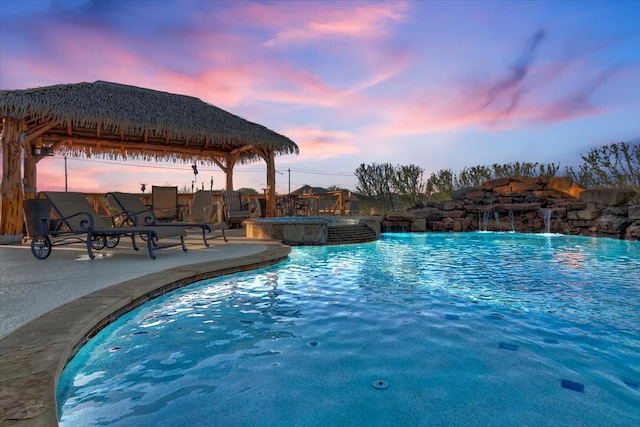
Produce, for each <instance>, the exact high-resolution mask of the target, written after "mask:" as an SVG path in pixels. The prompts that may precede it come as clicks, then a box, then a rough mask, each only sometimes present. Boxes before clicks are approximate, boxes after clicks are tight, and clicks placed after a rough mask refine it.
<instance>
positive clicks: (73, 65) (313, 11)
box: [0, 0, 640, 193]
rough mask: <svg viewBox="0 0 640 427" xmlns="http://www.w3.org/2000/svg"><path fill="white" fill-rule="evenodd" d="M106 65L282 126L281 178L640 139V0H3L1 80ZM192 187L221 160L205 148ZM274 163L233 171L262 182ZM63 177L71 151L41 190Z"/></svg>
mask: <svg viewBox="0 0 640 427" xmlns="http://www.w3.org/2000/svg"><path fill="white" fill-rule="evenodd" d="M96 80H105V81H111V82H117V83H123V84H129V85H135V86H141V87H145V88H150V89H155V90H160V91H167V92H171V93H176V94H184V95H191V96H195V97H198V98H200V99H202V100H203V101H205V102H208V103H210V104H213V105H216V106H218V107H220V108H223V109H225V110H227V111H229V112H231V113H234V114H236V115H239V116H241V117H244V118H246V119H247V120H250V121H252V122H256V123H260V124H262V125H264V126H266V127H268V128H270V129H272V130H274V131H276V132H278V133H281V134H283V135H286V136H288V137H289V138H291V139H292V140H293V141H295V142H296V143H297V144H298V146H299V147H300V154H299V155H298V156H294V155H289V156H281V157H277V158H276V168H277V170H278V171H280V172H282V174H281V175H280V174H278V175H277V176H276V180H277V191H278V192H279V193H286V192H287V191H288V179H289V172H288V170H289V169H290V170H291V172H290V178H291V189H292V190H295V189H296V188H298V187H300V186H302V185H304V184H309V185H312V186H323V187H327V186H330V185H337V186H340V187H345V188H348V189H351V190H355V187H356V182H357V181H356V178H355V176H354V171H355V170H356V168H357V167H358V166H359V165H360V164H362V163H365V164H371V163H387V162H388V163H391V164H393V165H417V166H420V167H422V168H423V169H424V171H425V177H424V178H425V181H426V179H427V178H428V177H429V175H430V174H431V173H432V172H436V171H438V170H440V169H453V170H454V171H458V170H461V169H462V168H464V167H465V166H467V167H470V166H475V165H490V164H493V163H508V162H516V161H520V162H522V161H529V162H540V163H549V162H554V163H556V164H558V163H560V165H561V167H562V169H564V166H567V165H575V164H578V163H580V154H586V153H587V152H588V151H589V149H590V148H592V147H597V146H601V145H605V144H609V143H613V142H620V141H625V142H630V143H640V1H632V0H626V1H568V0H566V1H562V0H558V1H550V2H547V1H480V0H477V1H399V0H396V1H353V0H350V1H241V0H238V1H213V0H210V1H181V2H180V1H168V0H164V1H144V0H126V1H97V0H89V1H74V0H63V1H53V0H37V1H36V0H0V89H3V90H7V89H8V90H11V89H27V88H33V87H38V86H48V85H55V84H63V83H64V84H66V83H78V82H83V81H86V82H93V81H96ZM198 169H199V171H200V174H199V175H198V186H201V185H202V184H201V182H203V181H204V185H205V187H206V188H207V189H208V188H209V181H210V178H211V177H213V178H214V180H215V183H214V188H215V189H219V188H222V186H223V183H224V174H223V172H222V171H221V170H220V169H218V168H217V167H215V166H213V165H199V166H198ZM265 169H266V166H265V164H264V163H254V164H250V165H238V166H237V167H236V169H235V174H234V177H235V178H234V184H235V187H236V188H240V187H252V188H254V189H256V190H258V191H260V190H261V189H262V188H264V187H266V177H265ZM67 170H68V179H69V190H70V191H85V192H94V191H95V192H97V191H102V192H104V191H115V190H120V191H128V192H138V191H140V183H142V182H144V183H146V184H147V188H151V185H167V184H168V185H177V186H179V187H183V186H187V187H189V189H190V187H191V182H192V180H193V174H192V169H191V166H190V164H173V163H171V164H157V163H149V162H113V161H108V160H102V159H91V160H88V159H73V158H69V159H68V160H67ZM60 189H64V159H62V158H61V157H53V158H46V159H44V160H42V161H40V162H39V163H38V190H39V191H41V190H60Z"/></svg>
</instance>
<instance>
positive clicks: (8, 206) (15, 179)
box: [0, 117, 24, 244]
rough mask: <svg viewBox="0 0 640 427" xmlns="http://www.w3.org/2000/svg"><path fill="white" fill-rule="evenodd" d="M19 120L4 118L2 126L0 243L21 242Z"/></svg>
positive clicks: (21, 135)
mask: <svg viewBox="0 0 640 427" xmlns="http://www.w3.org/2000/svg"><path fill="white" fill-rule="evenodd" d="M19 129H20V120H18V119H12V118H6V117H5V118H4V126H3V127H2V183H1V184H0V193H1V194H2V207H1V208H0V244H9V243H19V242H20V241H21V240H22V227H23V221H24V220H23V214H22V200H23V195H22V177H21V173H20V169H21V168H20V160H21V154H22V149H23V147H24V133H23V132H20V130H19Z"/></svg>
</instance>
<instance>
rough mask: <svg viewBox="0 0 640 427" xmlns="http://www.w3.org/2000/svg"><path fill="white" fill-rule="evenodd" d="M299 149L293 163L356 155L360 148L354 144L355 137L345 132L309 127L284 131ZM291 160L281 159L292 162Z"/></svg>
mask: <svg viewBox="0 0 640 427" xmlns="http://www.w3.org/2000/svg"><path fill="white" fill-rule="evenodd" d="M284 132H285V133H286V135H289V136H290V137H291V138H292V139H293V140H294V141H296V143H297V144H298V146H299V147H300V155H299V156H297V157H296V158H295V160H294V161H296V162H297V161H304V160H325V159H331V158H336V157H340V156H343V155H347V154H357V153H358V152H359V151H360V147H359V146H358V144H357V143H356V136H355V135H353V134H352V133H350V132H345V131H329V130H324V129H319V128H311V127H295V128H289V129H285V130H284ZM292 160H293V158H289V159H283V161H285V162H287V161H292Z"/></svg>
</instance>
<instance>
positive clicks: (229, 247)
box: [0, 229, 290, 426]
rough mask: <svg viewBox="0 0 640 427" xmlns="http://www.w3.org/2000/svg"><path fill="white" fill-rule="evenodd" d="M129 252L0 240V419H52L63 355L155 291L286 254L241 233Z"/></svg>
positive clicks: (43, 422) (193, 237) (124, 246)
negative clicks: (46, 250)
mask: <svg viewBox="0 0 640 427" xmlns="http://www.w3.org/2000/svg"><path fill="white" fill-rule="evenodd" d="M227 236H228V237H229V242H228V243H225V242H224V241H223V240H221V239H210V242H209V243H210V247H209V248H206V247H205V246H204V244H203V243H202V237H201V235H200V234H199V233H195V232H190V233H189V235H188V236H187V240H186V241H187V248H188V249H189V251H188V252H187V253H184V252H183V251H182V250H181V249H180V247H179V246H178V247H174V248H170V249H163V250H159V251H157V253H156V255H157V259H155V260H153V259H151V258H150V257H149V255H148V253H147V251H146V249H145V248H141V250H140V251H139V252H135V251H133V249H131V245H130V244H128V242H126V241H124V242H122V243H121V244H120V245H118V247H116V248H114V249H108V250H103V251H99V252H96V254H97V255H98V256H96V259H94V260H89V259H88V257H87V256H86V248H84V247H83V246H82V245H69V246H64V247H54V248H53V251H52V252H51V255H50V257H49V258H48V259H46V260H38V259H36V258H35V257H34V256H33V255H32V254H31V250H30V246H29V245H28V244H23V245H13V246H0V278H1V280H0V426H14V425H15V426H18V425H19V426H51V425H56V424H57V407H56V399H55V393H56V386H57V381H58V377H59V376H60V373H61V372H62V369H63V368H64V366H65V365H66V363H67V361H68V359H69V358H70V357H72V356H73V354H75V352H76V351H77V350H78V349H79V348H80V347H81V346H82V345H83V344H84V343H85V342H86V340H87V339H89V338H90V337H91V336H93V335H94V334H95V333H97V332H98V331H99V330H100V329H101V328H102V327H104V326H106V325H107V324H109V323H110V322H111V321H113V320H115V319H116V318H117V317H119V316H120V315H121V314H123V313H125V312H127V311H129V310H131V309H133V308H135V307H137V306H139V305H141V304H143V303H144V302H146V301H148V300H150V299H152V298H153V297H155V296H158V295H161V294H163V293H166V292H168V291H170V290H173V289H176V288H178V287H181V286H185V285H187V284H189V283H192V282H195V281H198V280H202V279H207V278H211V277H217V276H222V275H225V274H232V273H235V272H239V271H246V270H252V269H256V268H260V267H266V266H269V265H272V264H275V263H278V262H280V261H282V260H284V259H286V258H287V256H288V255H289V253H290V248H289V247H288V246H286V245H283V244H281V243H278V242H273V241H266V240H265V241H257V240H249V239H246V238H244V230H242V229H241V230H228V231H227Z"/></svg>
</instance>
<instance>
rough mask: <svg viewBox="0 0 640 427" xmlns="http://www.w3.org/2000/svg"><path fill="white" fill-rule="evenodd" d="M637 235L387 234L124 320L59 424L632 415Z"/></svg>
mask: <svg viewBox="0 0 640 427" xmlns="http://www.w3.org/2000/svg"><path fill="white" fill-rule="evenodd" d="M638 271H640V244H639V243H638V242H627V241H618V240H609V239H594V238H584V237H574V236H561V235H522V234H516V233H463V234H436V233H429V234H416V233H411V234H385V235H383V238H382V240H380V241H377V242H373V243H367V244H362V245H349V246H327V247H315V246H314V247H299V248H294V249H293V251H292V253H291V256H290V258H289V260H288V261H286V262H285V263H283V264H280V265H277V266H274V267H270V268H266V269H262V270H259V271H256V272H251V273H242V274H236V275H233V276H228V277H225V278H217V279H212V280H207V281H205V282H202V283H200V284H194V285H192V286H189V287H187V288H182V289H179V290H176V291H174V292H173V293H171V294H168V295H165V296H163V297H160V298H158V299H156V300H154V301H151V302H150V303H149V304H147V305H144V306H142V307H140V308H139V309H137V310H135V311H133V312H131V313H128V314H127V315H125V316H123V317H122V318H120V319H118V320H117V321H116V322H114V323H113V324H111V325H110V326H108V327H107V328H105V329H104V330H103V331H101V332H100V333H99V334H98V335H97V336H96V338H94V339H92V340H91V341H89V343H88V344H87V345H86V346H85V347H83V348H82V349H81V350H80V352H79V353H78V354H77V355H76V357H75V358H74V359H73V360H72V361H71V362H70V363H69V364H68V366H67V368H66V369H65V371H64V372H63V375H62V376H61V378H60V381H59V387H58V396H57V397H58V403H59V408H60V409H59V412H60V423H61V425H68V426H71V425H83V426H86V425H186V424H195V425H232V426H236V425H237V426H244V425H260V426H287V425H291V426H299V425H305V426H307V425H308V426H326V425H381V426H382V425H550V424H553V425H563V424H564V425H637V424H638V423H639V422H640V415H639V413H638V410H637V408H638V407H639V406H640V390H639V388H638V384H639V383H640V331H639V329H638V328H639V326H638V325H639V322H640V279H639V278H638Z"/></svg>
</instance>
